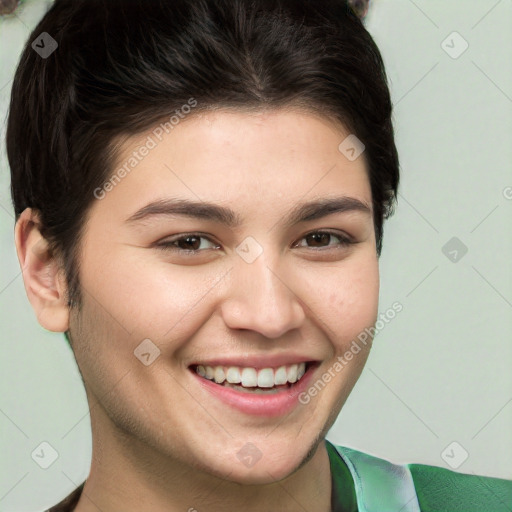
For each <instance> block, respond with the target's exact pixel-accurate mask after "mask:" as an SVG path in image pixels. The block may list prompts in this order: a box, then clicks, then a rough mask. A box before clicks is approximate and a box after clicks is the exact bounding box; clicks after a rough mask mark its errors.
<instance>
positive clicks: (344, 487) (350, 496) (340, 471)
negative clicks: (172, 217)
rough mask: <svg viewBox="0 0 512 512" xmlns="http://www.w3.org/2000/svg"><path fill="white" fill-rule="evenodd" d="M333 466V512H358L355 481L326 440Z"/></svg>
mask: <svg viewBox="0 0 512 512" xmlns="http://www.w3.org/2000/svg"><path fill="white" fill-rule="evenodd" d="M325 446H326V448H327V453H328V454H329V462H330V464H331V485H332V491H331V512H357V498H356V490H355V486H354V479H353V478H352V474H351V473H350V470H349V468H348V467H347V465H346V464H345V462H344V461H343V459H342V458H341V456H340V454H339V453H338V452H337V451H336V449H335V448H334V446H333V445H332V443H330V442H329V441H328V440H327V439H326V440H325Z"/></svg>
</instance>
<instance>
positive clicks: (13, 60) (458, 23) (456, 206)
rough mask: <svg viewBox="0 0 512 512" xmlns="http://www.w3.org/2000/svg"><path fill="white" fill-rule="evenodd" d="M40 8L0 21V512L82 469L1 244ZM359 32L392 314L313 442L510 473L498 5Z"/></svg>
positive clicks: (507, 29) (372, 16)
mask: <svg viewBox="0 0 512 512" xmlns="http://www.w3.org/2000/svg"><path fill="white" fill-rule="evenodd" d="M48 5H50V4H49V3H48V2H45V1H36V0H32V1H30V0H28V1H27V2H26V3H25V4H24V6H23V8H22V9H21V10H20V12H19V13H18V15H17V16H16V17H9V18H4V19H1V20H0V48H1V50H0V64H1V72H0V105H1V110H0V115H1V119H2V124H1V134H0V135H1V139H2V147H1V154H0V158H1V160H0V165H1V168H0V237H1V253H0V254H1V260H0V323H1V331H0V332H1V341H0V343H1V353H2V357H1V360H0V375H1V379H2V381H1V391H2V393H1V398H0V428H1V445H0V449H1V463H0V466H1V468H2V470H1V473H0V511H1V512H13V511H36V510H38V511H40V510H44V509H45V508H46V507H49V506H50V505H53V504H55V503H56V502H57V501H59V500H60V499H62V498H63V497H64V496H66V495H67V494H68V493H70V492H71V491H72V490H73V489H74V487H75V486H77V485H78V484H79V483H81V482H82V481H83V480H84V479H85V478H86V477H87V474H88V471H89V465H90V451H91V438H90V424H89V415H88V408H87V402H86V399H85V392H84V390H83V388H82V383H81V380H80V377H79V374H78V370H77V368H76V364H75V362H74V359H73V357H72V353H71V351H70V349H69V348H68V347H67V344H66V342H65V340H64V337H63V335H58V334H53V333H49V332H46V331H45V330H44V329H42V328H41V327H40V326H39V325H38V323H37V321H36V318H35V315H34V313H33V311H32V309H31V307H30V304H29V302H28V300H27V298H26V295H25V290H24V286H23V280H22V277H21V274H20V268H19V264H18V260H17V257H16V253H15V249H14V243H13V226H14V221H13V212H12V206H11V202H10V192H9V170H8V165H7V158H6V152H5V143H4V137H5V116H6V113H7V108H8V101H9V95H10V88H11V84H12V82H11V80H12V76H13V73H14V68H15V66H16V64H17V59H18V56H19V53H20V51H21V47H22V45H23V43H24V41H25V39H26V38H27V37H28V35H29V31H30V30H31V29H32V28H33V27H34V26H35V25H36V23H37V22H38V20H39V19H40V17H41V16H42V15H43V14H44V12H45V11H46V9H47V6H48ZM366 24H367V27H368V29H369V30H370V32H371V33H372V35H373V36H374V37H375V39H376V41H377V44H378V45H379V47H380V48H381V51H382V53H383V56H384V59H385V62H386V65H387V70H388V74H389V78H390V82H391V91H392V96H393V101H394V104H395V114H394V117H395V125H396V133H397V144H398V149H399V152H400V157H401V169H402V177H401V180H402V181H401V189H400V195H399V204H398V208H397V211H396V213H395V216H394V217H393V218H392V219H391V220H389V221H388V223H387V224H386V227H385V235H384V250H383V255H382V257H381V308H380V309H381V311H382V312H384V311H385V310H387V309H388V308H389V307H390V306H391V304H392V303H393V302H395V301H399V302H400V303H401V304H402V305H403V311H402V312H400V313H399V314H398V315H397V316H396V318H395V319H394V320H393V321H391V322H390V323H389V324H387V325H386V326H385V328H384V329H382V330H381V332H380V333H379V334H378V336H377V338H376V340H375V344H374V348H373V350H372V352H371V355H370V358H369V360H368V364H367V367H366V370H365V371H364V373H363V375H362V377H361V378H360V380H359V382H358V384H357V385H356V387H355V389H354V391H353V393H352V394H351V396H350V397H349V400H348V402H347V404H346V406H345V407H344V409H343V411H342V413H341V414H340V416H339V418H338V421H337V422H336V424H335V425H334V427H333V428H332V430H331V431H330V434H329V439H330V440H331V441H333V442H337V443H340V444H344V445H346V446H350V447H354V448H358V449H360V450H363V451H367V452H369V453H372V454H375V455H378V456H380V457H383V458H387V459H389V460H392V461H394V462H421V463H427V464H432V465H439V466H443V467H448V468H449V467H450V466H449V465H448V463H447V462H446V460H454V459H457V460H460V459H458V458H460V457H461V456H462V455H461V454H463V451H462V450H465V451H466V452H467V453H468V457H467V459H466V460H465V461H464V462H463V463H462V464H461V465H460V466H459V467H458V468H457V470H458V471H461V472H465V473H478V474H482V475H490V476H498V477H504V478H512V458H511V456H510V455H511V454H512V435H511V433H512V371H511V366H512V343H511V340H512V336H511V332H512V279H511V274H512V271H511V269H512V265H511V256H512V236H511V234H512V199H507V197H506V195H507V194H504V190H506V187H512V171H511V164H512V143H511V136H512V58H511V50H512V0H500V1H497V0H471V1H470V0H464V1H462V0H450V1H448V0H414V1H413V0H374V1H373V2H372V7H371V10H370V13H369V14H368V16H367V18H366ZM454 31H456V32H458V33H459V34H460V37H459V36H457V35H453V34H452V33H453V32H454ZM461 38H463V39H461ZM463 40H465V41H467V43H468V45H469V46H468V48H467V50H466V51H465V52H464V53H462V54H461V55H460V56H458V58H453V55H454V53H457V52H458V51H459V50H460V49H461V48H463V46H461V45H462V44H464V43H463ZM443 41H446V42H445V43H443ZM443 48H447V49H448V51H449V52H451V53H452V56H450V55H449V54H448V53H447V52H446V51H445V49H443ZM508 197H512V193H511V194H509V195H508ZM454 236H455V237H457V238H458V239H460V240H461V242H462V243H464V244H465V246H467V248H468V252H467V254H465V255H464V257H463V258H461V259H460V260H459V261H458V262H457V263H454V262H452V261H450V260H449V259H448V258H447V257H446V256H445V255H444V254H443V252H442V250H441V249H442V247H443V246H444V245H445V243H446V242H448V240H450V239H451V238H452V237H454ZM43 441H46V442H48V443H50V444H51V445H52V446H53V447H54V448H55V449H56V450H57V452H58V454H59V458H58V459H57V460H56V461H55V463H54V464H53V465H51V466H50V467H49V468H48V469H46V470H44V469H41V468H40V467H39V466H38V465H37V464H36V463H35V462H34V461H33V460H32V457H31V453H32V452H33V450H34V449H35V448H36V447H37V446H38V445H39V444H40V443H41V442H43ZM453 442H456V443H458V444H457V445H456V446H455V448H453V445H452V447H450V448H449V449H448V451H446V450H445V449H446V448H447V447H448V446H449V445H451V443H453ZM452 449H453V451H452ZM443 453H444V454H445V455H444V458H443ZM447 453H448V454H449V455H451V459H449V458H448V459H447V457H446V454H447ZM452 464H453V462H452Z"/></svg>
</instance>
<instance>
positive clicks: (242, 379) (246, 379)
mask: <svg viewBox="0 0 512 512" xmlns="http://www.w3.org/2000/svg"><path fill="white" fill-rule="evenodd" d="M317 365H318V363H317V362H315V361H308V362H302V363H297V364H290V365H283V366H279V367H277V368H261V369H256V368H250V367H238V366H229V367H228V366H207V365H200V364H195V365H192V366H190V370H191V371H193V372H194V373H196V374H197V375H198V376H199V377H201V378H203V379H205V380H209V381H211V382H213V383H215V384H217V385H219V386H223V387H229V388H231V389H234V390H237V391H241V392H244V393H256V394H274V393H279V392H281V391H285V390H288V389H291V388H293V387H294V386H295V385H296V384H297V383H298V382H300V380H301V379H302V378H303V377H304V375H305V374H306V373H307V372H308V371H309V370H310V369H311V368H313V367H314V366H317Z"/></svg>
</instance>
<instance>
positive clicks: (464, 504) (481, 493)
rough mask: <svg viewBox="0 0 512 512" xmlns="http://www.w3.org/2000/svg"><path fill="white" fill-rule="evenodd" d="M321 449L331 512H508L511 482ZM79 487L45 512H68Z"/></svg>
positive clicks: (511, 507)
mask: <svg viewBox="0 0 512 512" xmlns="http://www.w3.org/2000/svg"><path fill="white" fill-rule="evenodd" d="M325 444H326V447H327V453H328V454H329V462H330V466H331V481H332V492H331V508H332V511H331V512H512V480H503V479H501V478H492V477H486V476H479V475H466V474H463V473H457V472H455V471H450V470H448V469H444V468H440V467H436V466H427V465H425V464H404V465H399V464H392V463H391V462H388V461H387V460H384V459H380V458H378V457H374V456H373V455H369V454H367V453H364V452H360V451H358V450H354V449H352V448H347V447H344V446H339V445H334V444H332V443H331V442H329V441H328V440H327V439H326V440H325ZM83 486H84V484H82V485H80V487H78V488H77V489H76V490H75V491H74V492H73V493H71V494H70V495H69V496H68V497H67V498H66V499H65V500H63V501H61V502H60V503H59V504H58V505H55V506H54V507H52V508H51V509H49V510H47V511H46V512H72V511H73V509H74V508H75V507H76V504H77V503H78V500H79V498H80V494H81V493H82V490H83ZM269 512H279V511H269ZM310 512H316V511H314V510H311V511H310Z"/></svg>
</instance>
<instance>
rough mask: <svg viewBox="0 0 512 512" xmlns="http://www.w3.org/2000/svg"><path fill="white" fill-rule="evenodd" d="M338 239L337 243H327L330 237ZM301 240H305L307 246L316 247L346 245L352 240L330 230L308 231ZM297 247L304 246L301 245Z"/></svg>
mask: <svg viewBox="0 0 512 512" xmlns="http://www.w3.org/2000/svg"><path fill="white" fill-rule="evenodd" d="M333 238H334V239H336V238H337V239H338V240H339V243H338V244H334V245H329V242H331V240H332V239H333ZM302 240H306V241H307V243H308V245H307V247H317V248H331V247H332V248H336V246H338V247H340V246H341V247H346V246H347V245H350V244H352V243H353V241H352V240H351V239H350V238H348V237H347V236H345V235H342V234H340V233H332V232H330V231H314V232H312V233H308V234H307V235H305V236H304V237H303V238H302ZM299 247H304V245H301V246H299Z"/></svg>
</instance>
